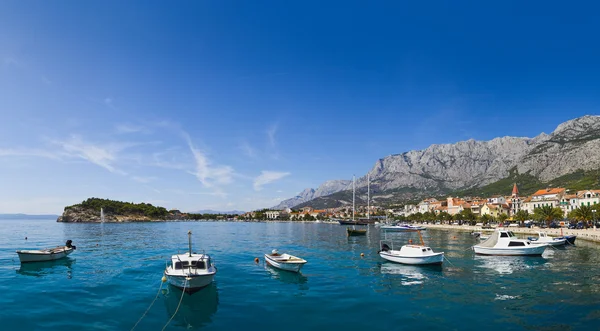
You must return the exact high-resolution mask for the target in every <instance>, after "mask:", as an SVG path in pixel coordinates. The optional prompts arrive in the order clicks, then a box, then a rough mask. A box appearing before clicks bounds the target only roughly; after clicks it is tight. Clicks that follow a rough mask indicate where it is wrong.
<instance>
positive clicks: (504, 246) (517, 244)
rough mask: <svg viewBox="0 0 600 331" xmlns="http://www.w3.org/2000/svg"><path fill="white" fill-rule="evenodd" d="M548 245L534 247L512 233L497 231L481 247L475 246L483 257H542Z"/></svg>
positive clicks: (477, 252)
mask: <svg viewBox="0 0 600 331" xmlns="http://www.w3.org/2000/svg"><path fill="white" fill-rule="evenodd" d="M547 246H548V244H539V245H532V244H531V241H529V240H526V239H518V238H517V237H516V236H515V234H514V233H513V232H512V231H508V230H500V229H498V230H496V231H494V233H492V234H491V235H490V237H489V238H488V239H487V240H485V241H484V242H482V243H480V244H479V245H475V246H473V250H474V251H475V254H481V255H505V256H508V255H510V256H515V255H532V256H536V255H537V256H540V255H542V253H544V250H546V247H547Z"/></svg>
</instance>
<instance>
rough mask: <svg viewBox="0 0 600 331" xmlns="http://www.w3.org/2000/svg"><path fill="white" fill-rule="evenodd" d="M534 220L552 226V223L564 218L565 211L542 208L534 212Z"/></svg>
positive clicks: (555, 208)
mask: <svg viewBox="0 0 600 331" xmlns="http://www.w3.org/2000/svg"><path fill="white" fill-rule="evenodd" d="M533 218H535V219H536V220H538V221H545V222H546V225H548V226H550V222H552V221H554V220H556V219H562V218H563V211H562V209H560V208H558V207H552V206H541V207H539V208H535V209H534V210H533Z"/></svg>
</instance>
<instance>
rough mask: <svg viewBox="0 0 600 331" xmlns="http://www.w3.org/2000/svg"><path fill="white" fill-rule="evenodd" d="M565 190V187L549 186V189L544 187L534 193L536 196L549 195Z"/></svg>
mask: <svg viewBox="0 0 600 331" xmlns="http://www.w3.org/2000/svg"><path fill="white" fill-rule="evenodd" d="M563 192H565V189H564V188H561V187H556V188H547V189H543V190H538V191H537V192H535V193H534V194H533V195H534V196H536V195H547V194H560V193H563Z"/></svg>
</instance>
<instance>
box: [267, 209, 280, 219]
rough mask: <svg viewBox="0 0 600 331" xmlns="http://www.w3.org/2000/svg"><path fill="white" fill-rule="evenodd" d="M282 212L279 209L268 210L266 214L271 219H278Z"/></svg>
mask: <svg viewBox="0 0 600 331" xmlns="http://www.w3.org/2000/svg"><path fill="white" fill-rule="evenodd" d="M280 213H281V211H279V210H267V211H266V212H265V216H266V217H267V219H269V220H276V219H279V215H280Z"/></svg>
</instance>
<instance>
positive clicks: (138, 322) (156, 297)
mask: <svg viewBox="0 0 600 331" xmlns="http://www.w3.org/2000/svg"><path fill="white" fill-rule="evenodd" d="M162 286H163V281H162V280H161V281H160V287H159V288H158V292H156V296H155V297H154V300H152V303H151V304H150V306H149V307H148V309H146V311H145V312H144V313H143V314H142V317H140V319H139V320H138V321H137V322H136V323H135V325H134V326H133V327H132V328H131V331H133V330H134V329H135V328H136V327H137V326H138V324H140V322H141V321H142V319H143V318H144V317H145V316H146V314H148V312H149V311H150V308H152V305H154V303H155V302H156V299H158V295H159V294H160V290H162Z"/></svg>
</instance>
